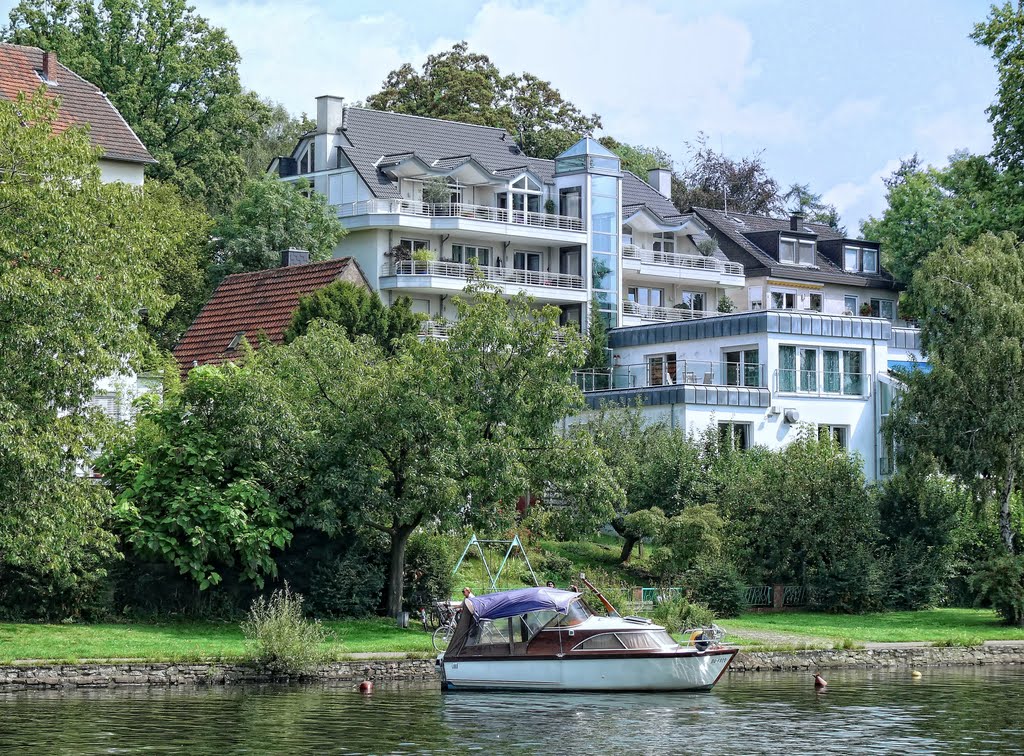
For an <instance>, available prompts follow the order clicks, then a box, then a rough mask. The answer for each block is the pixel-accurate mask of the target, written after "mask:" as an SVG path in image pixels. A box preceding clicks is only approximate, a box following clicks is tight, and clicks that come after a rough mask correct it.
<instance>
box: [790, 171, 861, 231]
mask: <svg viewBox="0 0 1024 756" xmlns="http://www.w3.org/2000/svg"><path fill="white" fill-rule="evenodd" d="M782 201H783V202H785V203H788V205H789V206H788V207H787V208H786V210H787V212H790V213H803V215H804V217H805V218H806V219H807V220H809V221H810V222H811V223H822V224H824V225H826V226H829V227H830V228H832V229H833V230H835V231H838V232H839V233H841V234H845V233H846V229H845V228H842V227H841V226H840V225H839V210H838V209H837V208H836V206H835V205H832V204H828V203H826V202H824V201H823V200H822V199H821V195H820V194H815V193H814V192H812V191H811V186H810V184H798V183H793V184H790V186H789V189H788V190H787V191H786V193H785V194H783V195H782Z"/></svg>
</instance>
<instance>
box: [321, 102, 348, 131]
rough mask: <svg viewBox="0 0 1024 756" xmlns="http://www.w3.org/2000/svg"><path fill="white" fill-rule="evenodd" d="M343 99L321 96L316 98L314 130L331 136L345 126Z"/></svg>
mask: <svg viewBox="0 0 1024 756" xmlns="http://www.w3.org/2000/svg"><path fill="white" fill-rule="evenodd" d="M344 121H345V98H344V97H335V96H334V95H321V96H320V97H317V98H316V130H317V133H320V134H333V133H335V132H336V131H338V130H339V129H341V128H343V127H344V126H345V123H344Z"/></svg>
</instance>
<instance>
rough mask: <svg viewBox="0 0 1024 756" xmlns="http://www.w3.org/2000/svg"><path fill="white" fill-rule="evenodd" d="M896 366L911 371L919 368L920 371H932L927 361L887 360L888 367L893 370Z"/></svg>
mask: <svg viewBox="0 0 1024 756" xmlns="http://www.w3.org/2000/svg"><path fill="white" fill-rule="evenodd" d="M896 368H898V369H900V370H907V371H913V370H915V369H917V370H920V371H921V372H922V373H930V372H932V366H931V365H929V364H928V363H927V362H917V363H914V362H911V361H910V360H889V369H890V370H893V369H896Z"/></svg>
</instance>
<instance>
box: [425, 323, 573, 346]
mask: <svg viewBox="0 0 1024 756" xmlns="http://www.w3.org/2000/svg"><path fill="white" fill-rule="evenodd" d="M454 325H455V324H454V323H452V322H450V321H447V320H421V321H420V336H422V337H423V338H425V339H442V340H443V339H447V338H448V337H449V336H451V331H452V328H453V327H454ZM566 333H567V331H566V327H562V328H560V329H558V330H557V331H555V341H556V342H558V343H559V344H565V343H566V342H567V341H568V340H569V339H568V336H567V335H566Z"/></svg>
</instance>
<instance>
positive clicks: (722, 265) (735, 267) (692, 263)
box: [622, 244, 743, 276]
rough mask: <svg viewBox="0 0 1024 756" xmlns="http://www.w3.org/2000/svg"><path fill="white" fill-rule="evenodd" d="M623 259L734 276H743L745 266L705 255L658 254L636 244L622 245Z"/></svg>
mask: <svg viewBox="0 0 1024 756" xmlns="http://www.w3.org/2000/svg"><path fill="white" fill-rule="evenodd" d="M622 257H623V258H625V259H626V260H639V261H640V262H642V263H648V264H649V265H666V266H669V267H673V268H690V269H695V270H713V271H715V272H717V273H728V274H729V275H733V276H742V275H743V266H742V265H740V264H739V263H734V262H726V261H724V260H719V259H717V258H715V257H704V256H703V255H683V254H677V253H675V252H656V251H655V250H653V249H643V248H642V247H638V246H636V245H635V244H623V245H622Z"/></svg>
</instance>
